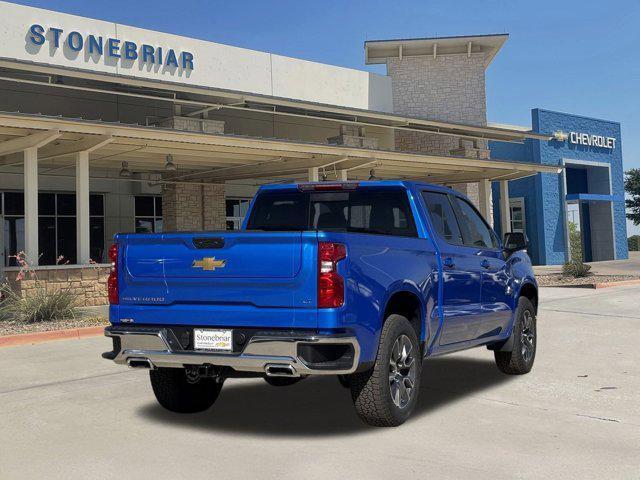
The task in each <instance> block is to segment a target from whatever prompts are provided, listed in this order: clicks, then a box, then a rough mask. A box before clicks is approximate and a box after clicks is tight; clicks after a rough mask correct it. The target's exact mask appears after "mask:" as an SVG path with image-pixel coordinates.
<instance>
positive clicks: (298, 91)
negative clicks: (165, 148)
mask: <svg viewBox="0 0 640 480" xmlns="http://www.w3.org/2000/svg"><path fill="white" fill-rule="evenodd" d="M106 5H107V4H105V8H106ZM33 24H39V25H41V26H42V27H44V29H45V36H46V41H45V43H44V44H43V45H41V46H37V45H34V44H33V43H32V42H31V41H30V37H31V34H30V32H29V29H30V27H31V26H32V25H33ZM50 27H55V28H60V29H62V30H63V33H62V34H61V36H60V41H61V43H60V46H59V47H58V48H54V46H53V42H52V39H53V37H52V33H51V32H49V28H50ZM72 31H76V32H79V33H80V34H81V35H82V37H83V38H84V39H86V38H87V36H88V35H90V34H91V35H94V36H96V37H97V36H102V37H103V39H104V41H105V43H106V39H107V38H117V39H119V40H121V41H122V42H124V41H131V42H134V43H136V45H138V47H140V46H141V45H142V44H148V45H151V46H155V47H162V48H163V49H164V51H165V54H166V52H167V51H168V49H170V48H172V49H174V50H175V51H176V54H179V53H180V52H182V51H187V52H190V53H192V54H193V58H194V59H193V64H194V68H193V70H190V69H183V68H169V67H167V65H162V66H160V65H158V64H157V63H156V64H155V65H151V64H150V63H149V62H146V63H143V62H142V59H141V58H139V59H138V60H129V61H127V60H124V59H123V58H120V59H116V58H114V57H110V56H108V55H107V48H106V45H105V50H104V54H103V55H101V56H100V55H97V54H95V53H94V54H90V53H89V52H88V49H87V48H86V47H87V45H86V41H85V45H84V48H83V50H81V51H80V52H75V51H73V50H71V49H70V48H69V46H68V44H67V42H66V39H67V35H68V33H70V32H72ZM47 32H49V33H48V34H47ZM121 45H122V44H121ZM0 57H4V58H7V59H16V60H23V61H25V60H26V61H30V62H38V63H44V64H50V65H53V66H63V67H72V68H76V69H82V70H87V71H93V72H102V73H110V74H116V75H126V76H131V77H137V78H144V79H150V80H163V81H167V82H177V83H185V84H189V85H193V86H204V87H214V88H222V89H228V90H234V91H242V92H249V93H256V94H262V95H272V96H278V97H284V98H293V99H298V100H304V101H309V102H318V103H328V104H332V105H339V106H346V107H352V108H362V109H371V110H379V111H388V112H391V111H392V110H393V108H392V96H391V79H390V78H388V77H385V76H382V75H375V74H371V73H368V72H365V71H360V70H354V69H348V68H341V67H336V66H332V65H325V64H321V63H314V62H308V61H305V60H299V59H295V58H289V57H282V56H279V55H272V54H270V53H266V52H259V51H255V50H248V49H244V48H238V47H232V46H228V45H222V44H219V43H213V42H205V41H202V40H196V39H193V38H187V37H181V36H177V35H171V34H167V33H160V32H156V31H151V30H144V29H141V28H134V27H130V26H127V25H120V24H115V23H111V22H105V21H100V20H94V19H89V18H84V17H79V16H75V15H68V14H63V13H58V12H53V11H49V10H43V9H39V8H32V7H25V6H22V5H15V4H11V3H7V2H2V1H0Z"/></svg>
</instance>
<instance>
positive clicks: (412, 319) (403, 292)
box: [381, 284, 428, 343]
mask: <svg viewBox="0 0 640 480" xmlns="http://www.w3.org/2000/svg"><path fill="white" fill-rule="evenodd" d="M421 297H422V295H421V294H420V291H419V290H418V289H417V288H416V287H415V286H413V285H410V284H403V285H401V286H399V287H398V288H396V289H394V290H393V291H392V292H390V293H389V295H388V296H387V299H386V301H385V303H384V309H383V310H382V321H381V325H384V322H385V320H386V319H387V317H388V316H389V315H391V314H393V313H396V314H398V315H402V316H403V317H405V318H406V319H407V320H409V323H411V325H412V326H413V328H414V330H415V332H416V336H417V337H418V341H419V342H420V343H424V342H425V339H426V338H427V337H428V335H427V334H428V332H427V331H426V329H427V328H428V327H427V322H426V318H425V317H426V314H425V306H424V302H423V300H422V298H421Z"/></svg>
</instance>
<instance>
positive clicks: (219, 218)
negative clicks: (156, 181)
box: [162, 183, 226, 232]
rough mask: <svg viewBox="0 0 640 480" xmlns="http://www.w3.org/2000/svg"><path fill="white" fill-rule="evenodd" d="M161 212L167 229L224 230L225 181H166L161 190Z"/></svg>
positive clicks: (164, 226)
mask: <svg viewBox="0 0 640 480" xmlns="http://www.w3.org/2000/svg"><path fill="white" fill-rule="evenodd" d="M162 215H163V229H164V231H166V232H171V231H200V230H224V229H225V228H226V209H225V188H224V185H214V184H211V185H202V184H195V183H194V184H189V183H179V184H167V185H166V187H165V190H164V191H163V194H162Z"/></svg>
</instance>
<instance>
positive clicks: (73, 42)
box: [27, 23, 194, 70]
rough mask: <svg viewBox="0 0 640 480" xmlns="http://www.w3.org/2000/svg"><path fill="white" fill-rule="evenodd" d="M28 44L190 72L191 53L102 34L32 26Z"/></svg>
mask: <svg viewBox="0 0 640 480" xmlns="http://www.w3.org/2000/svg"><path fill="white" fill-rule="evenodd" d="M27 38H28V41H29V42H31V43H32V44H33V45H36V46H42V45H45V43H48V46H49V48H51V49H58V48H61V47H62V48H68V49H69V50H70V51H71V52H83V51H84V52H86V53H87V54H88V55H89V56H96V57H98V58H99V57H102V56H103V55H106V56H107V57H110V58H112V59H116V61H117V59H122V60H123V61H136V60H138V61H140V62H142V63H146V64H150V65H155V64H158V65H167V66H169V67H176V68H182V69H185V70H193V68H194V67H193V54H192V53H191V52H186V51H183V52H180V51H178V52H177V53H176V51H175V50H174V49H173V48H163V47H159V46H154V45H147V44H145V43H143V44H141V45H138V44H137V43H136V42H133V41H131V40H124V41H123V40H121V39H119V38H112V37H108V38H104V37H103V36H102V35H93V34H89V35H82V34H81V33H80V32H77V31H70V32H65V31H64V30H63V29H62V28H57V27H48V28H45V27H43V26H42V25H39V24H37V23H34V24H33V25H31V26H30V27H29V32H28V36H27Z"/></svg>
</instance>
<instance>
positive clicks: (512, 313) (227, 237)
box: [103, 181, 538, 426]
mask: <svg viewBox="0 0 640 480" xmlns="http://www.w3.org/2000/svg"><path fill="white" fill-rule="evenodd" d="M526 247H527V245H526V238H525V237H524V235H523V234H521V233H510V234H507V235H506V236H505V242H504V245H502V244H501V242H500V240H499V239H498V238H497V236H496V234H495V233H494V232H493V230H492V229H491V228H490V227H489V226H488V225H487V223H486V222H485V220H484V219H483V218H482V217H481V215H480V214H479V213H478V212H477V210H476V209H475V208H474V206H473V205H472V204H471V203H470V202H469V201H468V200H467V199H466V198H465V197H464V196H462V195H460V194H459V193H457V192H455V191H453V190H451V189H448V188H443V187H439V186H434V185H429V184H426V183H418V182H404V181H368V182H359V183H356V182H342V183H328V182H320V183H301V184H292V185H269V186H264V187H262V188H261V189H260V190H259V192H258V194H257V195H256V197H255V198H254V200H253V202H252V204H251V207H250V211H249V214H248V215H247V218H246V220H245V223H244V225H243V228H242V230H240V231H220V232H192V233H183V232H176V233H158V234H118V235H116V237H115V244H114V245H113V246H112V247H111V249H110V251H109V255H110V258H111V261H112V265H113V267H112V272H111V274H110V277H109V282H108V289H109V301H110V303H111V306H110V320H111V325H110V326H109V327H107V328H106V330H105V334H106V335H107V336H108V337H111V339H112V340H113V350H112V351H109V352H105V353H104V354H103V357H104V358H107V359H109V360H113V361H115V362H116V363H118V364H123V365H124V364H126V365H128V366H129V367H132V368H144V369H148V370H150V377H151V385H152V388H153V391H154V393H155V396H156V398H157V400H158V402H159V403H160V404H161V405H162V406H163V407H165V408H167V409H168V410H171V411H174V412H182V413H188V412H198V411H202V410H205V409H207V408H209V407H210V406H211V405H213V403H214V402H215V400H216V398H217V397H218V395H219V393H220V390H221V388H222V385H223V383H224V381H225V380H226V379H228V378H234V377H235V378H237V377H251V376H256V377H263V378H264V379H265V380H266V382H267V383H269V384H270V385H273V386H286V385H291V384H293V383H295V382H297V381H300V380H302V379H304V378H306V377H308V376H310V375H335V376H337V377H338V379H339V381H340V383H341V384H342V385H343V386H345V387H347V388H349V389H350V390H351V397H352V399H353V403H354V405H355V409H356V412H357V414H358V415H359V416H360V418H361V419H362V420H363V421H364V422H366V423H368V424H370V425H376V426H396V425H399V424H401V423H403V422H404V421H405V420H406V419H407V418H408V416H409V415H410V413H411V411H412V410H413V408H414V407H415V405H416V401H417V397H418V391H419V387H420V376H421V375H420V374H421V369H422V363H423V360H424V359H425V358H426V357H431V356H435V355H442V354H445V353H449V352H455V351H459V350H463V349H467V348H470V347H477V346H486V347H487V348H488V349H489V350H492V351H493V352H494V355H495V360H496V364H497V366H498V368H499V369H500V370H501V371H502V372H504V373H506V374H524V373H527V372H529V371H530V370H531V367H532V366H533V361H534V357H535V352H536V311H537V306H538V287H537V284H536V280H535V278H534V275H533V271H532V267H531V262H530V260H529V257H528V256H527V254H526V251H525V250H526Z"/></svg>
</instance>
